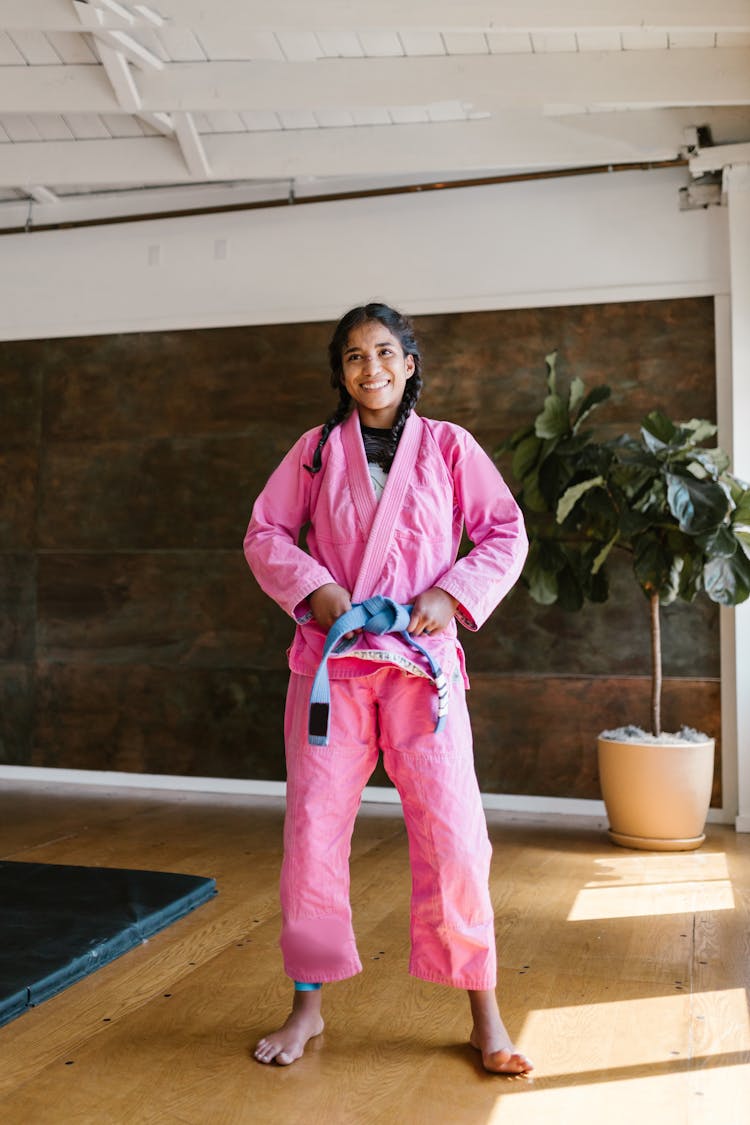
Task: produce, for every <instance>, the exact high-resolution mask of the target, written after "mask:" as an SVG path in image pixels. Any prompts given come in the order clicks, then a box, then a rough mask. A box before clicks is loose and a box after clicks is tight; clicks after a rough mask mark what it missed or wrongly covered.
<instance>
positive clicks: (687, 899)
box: [567, 879, 734, 922]
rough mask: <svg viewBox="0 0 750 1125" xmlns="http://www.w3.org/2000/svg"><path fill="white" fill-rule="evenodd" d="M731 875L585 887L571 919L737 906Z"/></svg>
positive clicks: (689, 911) (645, 915)
mask: <svg viewBox="0 0 750 1125" xmlns="http://www.w3.org/2000/svg"><path fill="white" fill-rule="evenodd" d="M733 909H734V893H733V891H732V884H731V883H730V882H729V880H728V879H722V880H719V881H717V882H694V883H647V884H644V885H641V886H637V885H636V886H621V885H620V886H614V887H585V888H584V889H583V890H582V891H579V892H578V894H577V895H576V898H575V902H574V903H573V906H572V907H571V909H570V913H569V914H568V919H567V920H568V922H584V921H586V922H588V921H591V920H592V919H594V918H636V917H648V916H651V915H654V914H694V913H696V912H702V911H705V910H733Z"/></svg>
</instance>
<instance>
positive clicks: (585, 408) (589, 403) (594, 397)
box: [573, 383, 612, 434]
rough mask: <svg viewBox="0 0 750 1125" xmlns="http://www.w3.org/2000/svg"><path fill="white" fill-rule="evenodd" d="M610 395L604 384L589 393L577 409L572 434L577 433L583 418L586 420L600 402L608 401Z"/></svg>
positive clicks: (610, 392)
mask: <svg viewBox="0 0 750 1125" xmlns="http://www.w3.org/2000/svg"><path fill="white" fill-rule="evenodd" d="M611 394H612V391H611V390H610V389H609V387H608V386H606V384H604V383H602V384H601V385H600V386H598V387H594V388H593V389H592V390H590V391H589V393H588V394H587V395H586V397H585V398H584V400H583V402H582V403H581V405H580V407H579V408H578V415H577V417H576V420H575V425H574V426H573V433H574V434H577V433H578V431H579V429H580V427H581V423H582V422H583V420H584V418H587V417H588V415H589V414H590V413H591V411H592V410H593V409H594V408H595V407H597V406H598V405H599V403H600V402H604V401H605V399H608V398H609V396H610V395H611Z"/></svg>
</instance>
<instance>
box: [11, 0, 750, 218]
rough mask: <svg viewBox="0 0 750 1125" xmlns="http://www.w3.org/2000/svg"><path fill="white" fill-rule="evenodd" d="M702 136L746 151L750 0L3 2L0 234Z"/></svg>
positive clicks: (611, 153) (595, 157)
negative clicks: (636, 0)
mask: <svg viewBox="0 0 750 1125" xmlns="http://www.w3.org/2000/svg"><path fill="white" fill-rule="evenodd" d="M699 127H708V129H709V130H710V133H708V134H701V138H700V141H699V144H698V149H699V150H700V153H705V149H706V147H707V145H714V146H723V145H729V144H737V143H741V142H748V141H750V0H714V3H713V4H711V5H709V4H706V3H705V2H703V3H698V2H695V0H644V2H642V3H632V2H628V0H599V2H598V3H597V4H595V5H594V4H591V3H584V2H582V0H570V2H566V3H560V2H557V3H555V2H553V0H525V2H524V3H497V2H495V3H492V2H481V0H475V2H471V0H467V2H452V3H451V2H443V0H400V2H398V3H396V2H394V0H379V2H378V3H377V4H376V3H373V2H372V0H369V2H363V0H315V2H314V3H305V2H292V0H275V2H274V3H272V4H268V3H258V2H254V0H210V2H203V0H148V3H145V4H142V3H137V2H134V0H88V2H84V0H0V227H4V228H6V229H8V228H9V227H11V228H12V227H14V226H16V225H24V224H26V223H31V224H33V225H37V224H47V223H53V224H54V223H56V222H65V221H75V220H76V219H81V220H85V219H87V218H97V217H101V216H104V215H116V214H128V213H136V212H139V213H143V212H157V211H159V210H169V209H176V208H184V209H190V208H192V207H201V206H211V205H217V206H220V205H224V204H226V203H230V204H231V203H234V202H242V201H250V202H252V201H253V200H256V201H257V200H261V199H274V198H277V199H278V198H286V197H289V196H293V197H294V198H303V197H305V196H308V197H309V196H311V195H321V194H324V193H329V192H335V193H338V192H341V191H345V190H350V191H351V190H354V191H359V190H365V189H370V188H376V189H377V188H381V189H382V188H383V187H385V186H393V185H398V184H412V185H413V184H415V183H425V184H428V183H431V182H434V181H435V180H457V179H469V178H471V179H475V178H482V177H492V176H498V175H504V174H513V173H517V172H518V171H519V170H523V171H524V172H532V173H533V172H548V171H555V170H563V169H576V168H582V167H585V168H588V167H608V166H610V165H621V164H639V163H651V162H661V161H672V160H676V159H679V158H684V157H685V155H686V154H687V153H688V152H690V151H692V152H693V155H695V144H696V140H697V137H696V132H695V131H696V129H697V128H699ZM707 138H708V139H707ZM738 151H743V152H744V150H738ZM745 159H746V160H747V159H750V154H748V155H746V156H745ZM698 170H700V169H698Z"/></svg>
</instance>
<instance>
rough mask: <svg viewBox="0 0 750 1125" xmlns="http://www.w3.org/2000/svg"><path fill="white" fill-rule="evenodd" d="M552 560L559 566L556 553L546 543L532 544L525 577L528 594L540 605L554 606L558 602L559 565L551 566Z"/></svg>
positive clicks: (525, 568)
mask: <svg viewBox="0 0 750 1125" xmlns="http://www.w3.org/2000/svg"><path fill="white" fill-rule="evenodd" d="M552 560H554V564H557V556H555V553H554V551H551V550H550V549H548V547H546V544H545V543H544V542H540V541H539V540H536V541H535V542H532V546H531V549H530V551H528V558H527V559H526V565H525V567H524V571H523V577H524V580H525V582H526V584H527V586H528V593H530V594H531V596H532V597H533V598H534V601H535V602H539V603H540V605H552V604H553V603H554V602H557V600H558V576H557V565H553V566H550V565H549V564H550V562H551V561H552Z"/></svg>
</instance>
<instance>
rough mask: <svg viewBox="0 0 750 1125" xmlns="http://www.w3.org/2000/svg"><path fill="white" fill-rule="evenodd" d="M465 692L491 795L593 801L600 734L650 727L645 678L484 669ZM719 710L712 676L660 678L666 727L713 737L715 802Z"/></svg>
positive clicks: (484, 786) (484, 779)
mask: <svg viewBox="0 0 750 1125" xmlns="http://www.w3.org/2000/svg"><path fill="white" fill-rule="evenodd" d="M468 698H469V711H470V713H471V718H472V724H473V728H474V748H475V756H476V762H477V776H478V777H479V781H480V785H481V787H482V789H483V790H485V791H486V792H489V793H527V794H537V795H542V796H556V797H579V798H593V799H598V798H599V797H600V792H599V786H598V775H597V765H596V738H597V735H598V734H599V732H600V731H602V730H606V729H611V728H613V727H618V726H624V725H626V724H629V723H633V724H637V725H641V726H644V727H648V725H649V699H650V682H649V680H648V679H645V678H637V677H627V678H621V677H579V676H577V675H570V676H564V677H556V676H493V675H485V674H483V675H480V676H473V677H472V688H471V691H470V692H469V697H468ZM719 708H720V685H719V683H718V682H717V681H714V680H692V679H684V680H666V681H665V683H664V699H663V716H662V718H663V727H664V729H665V730H672V731H674V730H679V729H680V727H681V726H682V725H683V724H684V725H688V726H693V727H695V728H696V729H698V730H703V731H704V732H705V733H707V734H708V735H710V736H711V737H713V738H715V739H716V743H717V747H716V761H715V775H714V776H715V783H714V803H720V795H721V729H720V726H719V725H718V723H717V716H718V714H719Z"/></svg>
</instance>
